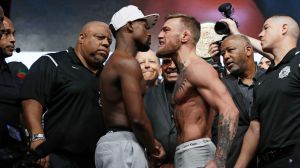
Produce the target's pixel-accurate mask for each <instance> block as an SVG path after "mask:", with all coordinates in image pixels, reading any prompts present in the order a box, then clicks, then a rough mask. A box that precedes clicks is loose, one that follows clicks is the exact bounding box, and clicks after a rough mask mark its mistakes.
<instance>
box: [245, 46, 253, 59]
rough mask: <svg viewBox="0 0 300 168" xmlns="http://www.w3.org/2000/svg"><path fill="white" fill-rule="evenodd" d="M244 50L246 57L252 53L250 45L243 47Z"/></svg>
mask: <svg viewBox="0 0 300 168" xmlns="http://www.w3.org/2000/svg"><path fill="white" fill-rule="evenodd" d="M245 51H246V55H247V57H250V56H251V55H252V53H253V48H252V47H251V46H249V45H247V46H246V47H245Z"/></svg>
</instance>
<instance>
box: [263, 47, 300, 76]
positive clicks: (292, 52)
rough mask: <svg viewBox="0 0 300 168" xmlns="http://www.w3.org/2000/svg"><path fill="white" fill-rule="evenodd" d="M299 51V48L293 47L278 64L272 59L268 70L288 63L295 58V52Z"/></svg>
mask: <svg viewBox="0 0 300 168" xmlns="http://www.w3.org/2000/svg"><path fill="white" fill-rule="evenodd" d="M297 51H298V50H297V48H293V49H291V50H290V51H289V52H288V53H287V54H286V55H285V56H284V57H283V59H282V60H281V61H280V62H279V64H277V65H276V66H275V64H274V61H272V64H271V65H270V67H269V68H268V70H267V72H269V71H272V70H274V69H276V67H280V66H281V65H282V64H286V63H288V62H290V61H291V60H292V59H293V58H294V56H295V54H296V52H297Z"/></svg>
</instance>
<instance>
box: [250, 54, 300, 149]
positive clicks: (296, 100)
mask: <svg viewBox="0 0 300 168" xmlns="http://www.w3.org/2000/svg"><path fill="white" fill-rule="evenodd" d="M296 54H297V55H296ZM251 118H252V119H258V120H259V121H260V127H261V128H260V142H259V146H258V152H259V154H263V153H265V152H268V151H269V150H273V149H277V148H283V147H286V146H289V145H293V144H295V143H296V139H297V137H298V136H299V135H300V53H299V52H298V51H297V50H296V49H292V50H291V51H289V52H288V53H287V55H286V56H285V57H284V58H283V59H282V61H281V62H280V63H279V64H278V65H277V66H271V67H270V68H269V69H268V70H267V71H266V75H264V76H262V78H260V79H259V80H258V81H257V82H256V83H255V87H254V104H253V108H252V117H251Z"/></svg>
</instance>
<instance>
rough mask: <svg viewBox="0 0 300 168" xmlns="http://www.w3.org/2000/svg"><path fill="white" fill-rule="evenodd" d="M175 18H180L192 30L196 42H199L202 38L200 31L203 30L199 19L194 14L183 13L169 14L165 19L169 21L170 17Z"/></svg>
mask: <svg viewBox="0 0 300 168" xmlns="http://www.w3.org/2000/svg"><path fill="white" fill-rule="evenodd" d="M174 18H179V19H180V21H181V22H182V23H183V25H184V26H185V27H186V28H188V29H189V30H190V31H191V33H192V36H193V41H194V43H195V44H197V42H198V41H199V38H200V31H201V26H200V23H199V22H198V21H197V19H196V18H194V17H193V16H188V15H186V14H182V13H176V14H170V15H168V16H167V17H166V18H165V20H166V21H167V20H169V19H174Z"/></svg>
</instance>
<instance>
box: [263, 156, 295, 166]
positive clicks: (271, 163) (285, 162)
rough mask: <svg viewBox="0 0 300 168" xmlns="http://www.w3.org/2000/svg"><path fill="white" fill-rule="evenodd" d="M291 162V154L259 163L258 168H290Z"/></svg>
mask: <svg viewBox="0 0 300 168" xmlns="http://www.w3.org/2000/svg"><path fill="white" fill-rule="evenodd" d="M292 161H293V154H290V155H288V156H286V157H284V158H280V159H277V160H272V161H269V162H260V163H259V168H291V167H292Z"/></svg>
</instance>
